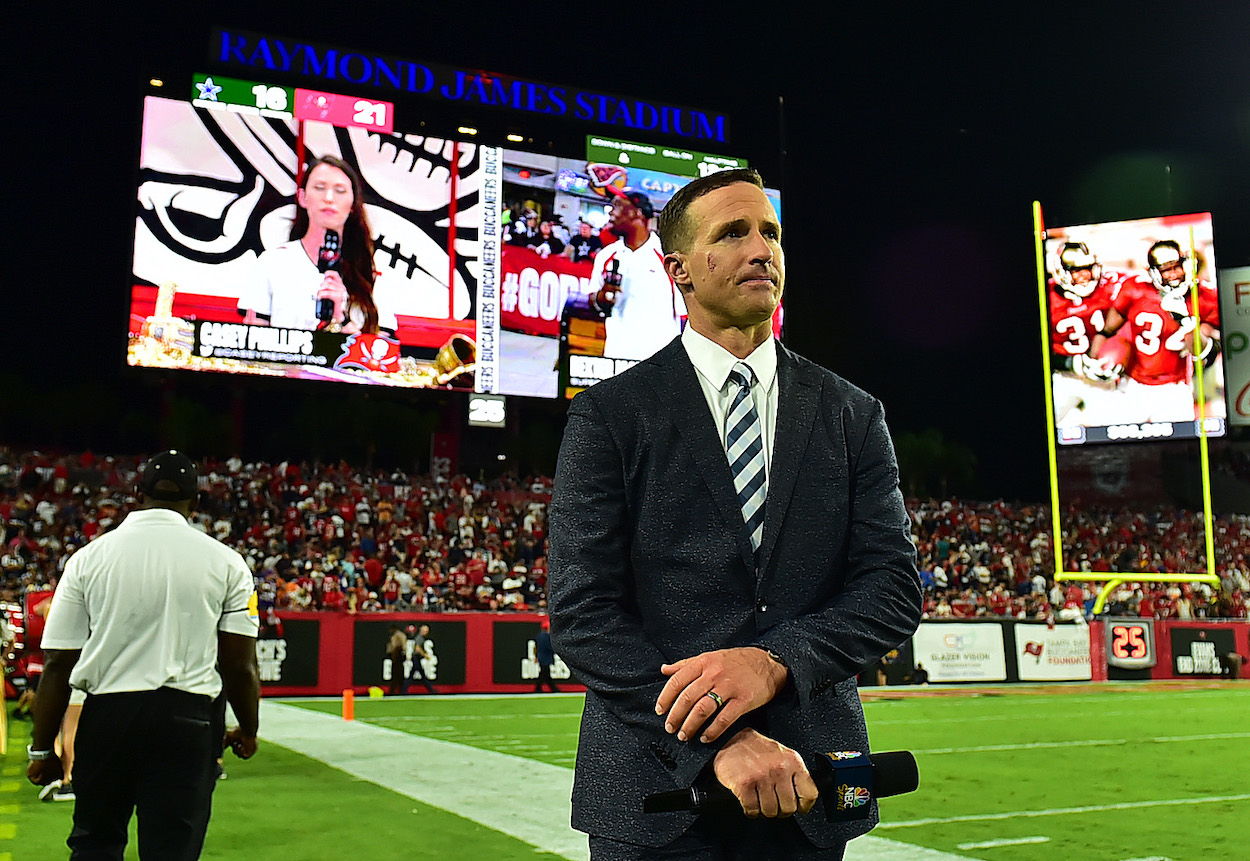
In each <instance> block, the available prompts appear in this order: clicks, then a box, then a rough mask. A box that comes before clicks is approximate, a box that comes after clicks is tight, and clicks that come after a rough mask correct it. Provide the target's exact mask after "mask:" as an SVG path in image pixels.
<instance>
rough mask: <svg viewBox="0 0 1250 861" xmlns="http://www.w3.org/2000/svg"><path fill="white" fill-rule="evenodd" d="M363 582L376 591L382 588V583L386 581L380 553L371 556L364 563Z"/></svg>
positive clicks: (384, 566)
mask: <svg viewBox="0 0 1250 861" xmlns="http://www.w3.org/2000/svg"><path fill="white" fill-rule="evenodd" d="M364 570H365V581H366V582H367V583H368V584H369V588H370V589H371V590H373V591H375V592H376V591H377V590H378V589H381V588H382V583H383V581H384V580H386V565H385V564H384V563H383V562H382V553H381V551H379V552H377V553H375V554H373V555H372V556H370V557H369V558H368V559H366V560H365V562H364Z"/></svg>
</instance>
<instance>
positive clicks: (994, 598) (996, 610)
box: [989, 586, 1011, 616]
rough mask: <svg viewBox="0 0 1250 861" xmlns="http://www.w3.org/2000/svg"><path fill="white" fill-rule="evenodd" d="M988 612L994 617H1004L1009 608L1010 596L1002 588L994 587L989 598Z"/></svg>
mask: <svg viewBox="0 0 1250 861" xmlns="http://www.w3.org/2000/svg"><path fill="white" fill-rule="evenodd" d="M989 606H990V612H991V613H993V614H994V615H995V616H1006V615H1008V611H1009V610H1010V608H1011V596H1009V595H1008V594H1007V593H1006V592H1005V591H1004V590H1003V587H1002V586H995V587H994V591H993V592H991V593H990V598H989Z"/></svg>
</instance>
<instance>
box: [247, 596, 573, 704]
mask: <svg viewBox="0 0 1250 861" xmlns="http://www.w3.org/2000/svg"><path fill="white" fill-rule="evenodd" d="M279 618H280V619H281V620H282V629H281V635H280V636H279V635H278V633H279V632H277V631H273V630H267V631H265V632H262V637H261V639H260V641H258V643H257V651H258V653H259V656H260V665H261V689H262V692H263V693H264V695H266V696H300V695H318V696H337V695H339V694H341V693H342V692H343V691H344V690H347V689H348V688H351V689H352V690H353V691H355V692H356V693H365V692H366V691H368V689H369V688H370V687H373V686H377V687H381V688H382V689H384V690H389V688H390V678H391V669H392V668H391V666H390V659H389V658H388V657H387V656H386V644H387V641H388V640H389V638H390V633H391V625H394V624H398V625H401V626H403V627H404V628H407V626H409V625H422V624H425V625H429V626H430V634H429V637H430V641H431V646H430V651H431V652H432V656H433V660H432V661H428V662H425V663H424V664H423V666H424V672H425V674H426V675H428V676H430V677H431V680H432V682H433V683H434V684H435V686H436V687H437V688H438V690H439V692H440V693H457V694H459V693H524V692H525V691H532V690H533V689H534V684H535V680H536V678H537V674H538V664H537V662H536V661H535V660H534V654H533V641H534V636H535V635H536V634H537V633H538V631H539V630H540V628H541V623H542V619H543V618H544V617H543V616H539V615H537V614H533V613H378V614H370V615H348V614H346V613H290V612H283V613H279ZM409 667H410V664H409V663H408V662H406V663H405V668H404V669H405V672H407V671H408V669H409ZM552 675H553V677H554V678H555V680H556V683H557V684H558V685H559V686H560V688H561V689H562V690H564V689H567V690H570V691H582V690H585V688H584V687H582V686H581V685H578V684H575V683H573V682H571V681H570V680H569V671H568V668H567V667H565V666H564V664H563V663H562V662H560V661H559V660H557V662H556V666H555V667H554V668H553V670H552ZM421 690H422V688H421V685H420V683H419V682H418V683H417V684H416V685H415V686H414V687H413V691H414V692H420V691H421Z"/></svg>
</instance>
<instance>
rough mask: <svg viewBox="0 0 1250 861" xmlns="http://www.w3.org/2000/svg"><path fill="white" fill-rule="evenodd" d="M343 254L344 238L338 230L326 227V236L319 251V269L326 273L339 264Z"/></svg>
mask: <svg viewBox="0 0 1250 861" xmlns="http://www.w3.org/2000/svg"><path fill="white" fill-rule="evenodd" d="M341 254H342V239H341V238H340V237H339V232H338V231H337V230H332V229H330V228H327V229H326V235H325V238H324V239H322V240H321V249H320V250H319V251H318V252H317V271H318V272H320V273H321V274H322V275H324V274H325V273H326V272H328V271H329V270H331V269H337V268H338V266H339V256H340V255H341Z"/></svg>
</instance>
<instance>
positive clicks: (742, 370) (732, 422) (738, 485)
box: [725, 362, 767, 552]
mask: <svg viewBox="0 0 1250 861" xmlns="http://www.w3.org/2000/svg"><path fill="white" fill-rule="evenodd" d="M729 379H731V380H732V381H733V382H735V383H737V385H738V391H736V392H735V393H734V399H733V404H731V405H730V407H729V415H728V416H727V417H726V419H725V453H726V455H727V456H728V457H729V470H730V472H732V473H733V479H734V489H735V490H737V491H738V503H739V504H740V505H741V506H742V520H743V522H744V523H745V524H746V526H747V531H748V532H749V533H750V535H751V549H752V550H754V551H756V552H758V551H759V549H760V542H761V541H762V540H763V538H764V497H765V495H766V494H767V481H766V474H765V470H764V428H763V425H761V424H760V414H759V413H758V412H757V411H756V409H755V401H754V400H753V399H752V398H751V384H752V383H754V382H755V373H754V372H753V371H752V370H751V366H750V365H747V364H746V363H744V362H737V363H735V364H734V366H733V370H731V371H730V372H729Z"/></svg>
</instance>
